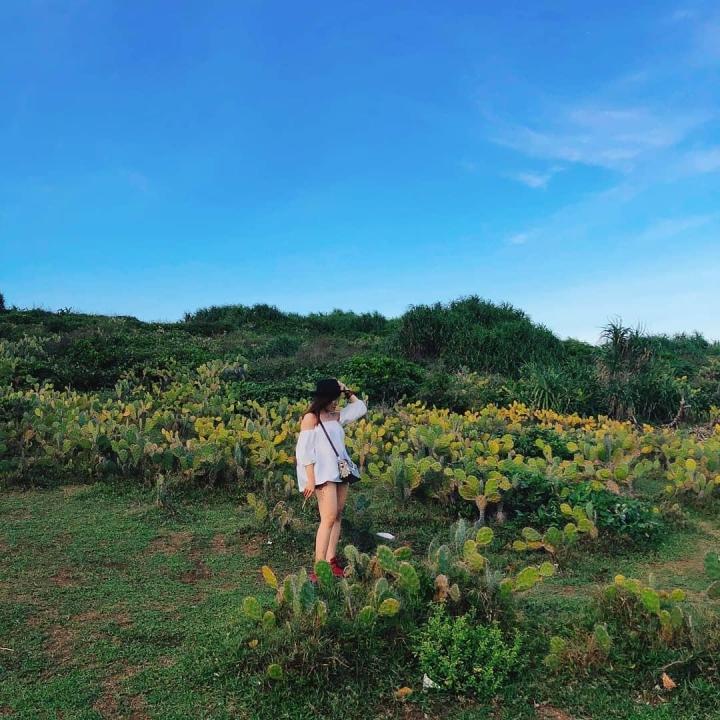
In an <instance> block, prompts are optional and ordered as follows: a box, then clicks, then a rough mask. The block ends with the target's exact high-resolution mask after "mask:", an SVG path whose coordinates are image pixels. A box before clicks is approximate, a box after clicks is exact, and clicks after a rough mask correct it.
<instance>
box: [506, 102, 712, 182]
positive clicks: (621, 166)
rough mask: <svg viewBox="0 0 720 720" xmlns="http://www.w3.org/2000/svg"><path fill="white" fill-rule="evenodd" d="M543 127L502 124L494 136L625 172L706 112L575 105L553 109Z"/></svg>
mask: <svg viewBox="0 0 720 720" xmlns="http://www.w3.org/2000/svg"><path fill="white" fill-rule="evenodd" d="M555 115H556V117H557V118H558V119H557V120H556V121H554V122H552V123H549V126H548V127H547V128H543V129H541V130H537V129H533V128H530V127H527V126H523V125H508V126H506V127H504V128H501V129H499V130H498V131H497V132H496V134H495V140H496V141H497V142H498V143H500V144H502V145H506V146H508V147H511V148H513V149H515V150H518V151H519V152H522V153H523V154H526V155H529V156H532V157H541V158H547V159H552V160H563V161H565V162H568V163H577V164H582V165H590V166H595V167H602V168H607V169H611V170H617V171H620V172H624V173H628V172H630V171H632V169H633V168H634V167H635V166H636V165H637V163H638V162H640V161H642V159H643V158H644V157H646V156H648V155H650V154H652V153H654V152H657V151H660V150H663V149H666V148H670V147H673V146H675V145H677V144H678V143H680V142H681V141H682V140H683V139H684V138H686V137H687V135H688V134H689V133H690V131H692V130H693V129H695V128H697V127H698V126H700V125H701V124H703V123H704V122H705V121H706V120H707V119H708V117H709V115H708V113H707V112H701V111H696V112H682V113H676V114H674V115H673V114H670V113H667V111H665V112H663V113H660V112H653V111H651V110H649V109H647V108H642V107H641V108H637V107H607V106H605V107H604V106H598V105H588V104H578V105H577V106H575V107H569V108H565V109H558V110H557V112H556V113H555Z"/></svg>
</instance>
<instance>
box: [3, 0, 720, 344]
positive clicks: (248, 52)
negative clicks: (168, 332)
mask: <svg viewBox="0 0 720 720" xmlns="http://www.w3.org/2000/svg"><path fill="white" fill-rule="evenodd" d="M719 81H720V9H718V7H717V5H716V4H714V3H707V2H706V3H702V2H697V3H694V2H693V3H682V2H646V3H631V4H628V3H627V2H622V3H621V2H616V1H615V0H604V1H603V2H596V1H595V0H592V1H591V2H585V3H578V2H574V1H570V0H568V1H567V2H542V1H539V2H536V3H528V2H525V1H524V0H522V1H515V2H506V3H481V2H477V1H473V2H460V1H454V2H446V3H439V2H436V1H433V2H420V1H418V0H413V1H412V2H374V3H373V2H370V3H368V2H363V3H360V2H352V1H345V2H342V3H337V2H316V3H298V2H271V1H269V0H267V1H265V2H260V1H256V0H243V1H242V2H234V1H233V2H230V1H227V2H222V1H220V0H213V1H212V2H204V3H201V2H169V1H164V2H163V1H157V2H152V3H145V2H139V1H135V0H131V1H125V0H123V1H120V0H116V1H110V0H86V1H85V2H78V1H77V0H56V1H52V2H50V1H49V0H3V2H2V3H0V291H2V292H3V293H4V294H5V296H6V301H7V302H8V303H14V304H17V305H19V306H22V307H31V306H40V307H46V308H50V309H56V308H59V307H66V306H70V307H73V308H75V309H79V310H84V311H92V312H103V313H114V314H115V313H116V314H132V315H136V316H137V317H140V318H142V319H163V320H172V319H177V318H179V317H181V316H182V313H183V312H184V311H186V310H193V309H195V308H197V307H202V306H207V305H210V304H224V303H243V304H252V303H256V302H268V303H272V304H275V305H277V306H278V307H280V308H282V309H285V310H294V311H299V312H307V311H322V310H330V309H332V308H335V307H341V308H344V309H353V310H357V311H366V310H379V311H381V312H383V313H385V314H387V315H398V314H400V313H402V312H403V311H404V310H405V309H406V308H407V306H408V305H410V304H416V303H425V302H434V301H436V300H443V301H444V300H449V299H452V298H456V297H459V296H461V295H466V294H478V295H481V296H483V297H487V298H490V299H492V300H496V301H509V302H512V303H513V304H515V305H517V306H519V307H522V308H523V309H524V310H526V311H527V312H528V313H529V314H530V315H531V317H532V318H533V319H534V320H536V321H538V322H542V323H544V324H546V325H547V326H548V327H550V328H551V329H553V330H554V331H556V332H557V333H558V334H559V335H561V336H574V337H579V338H582V339H585V340H590V341H594V340H595V339H596V338H597V336H598V332H599V328H600V326H602V325H603V323H604V322H606V321H607V320H608V318H610V317H613V316H622V318H623V319H624V320H625V321H626V322H629V323H633V324H635V323H643V324H644V325H645V327H646V328H647V329H649V330H651V331H653V332H668V333H673V332H678V331H681V330H687V331H692V330H700V331H701V332H703V333H705V334H706V336H707V337H709V338H712V339H720V313H719V312H718V302H719V301H720V290H719V289H718V288H719V287H720V203H719V202H718V200H720V114H719V113H720V82H719Z"/></svg>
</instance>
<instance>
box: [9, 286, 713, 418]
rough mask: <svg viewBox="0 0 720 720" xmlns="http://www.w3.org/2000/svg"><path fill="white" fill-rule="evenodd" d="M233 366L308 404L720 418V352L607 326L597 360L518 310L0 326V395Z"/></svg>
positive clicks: (99, 319) (32, 316) (27, 314)
mask: <svg viewBox="0 0 720 720" xmlns="http://www.w3.org/2000/svg"><path fill="white" fill-rule="evenodd" d="M215 359H218V360H223V361H226V362H234V363H235V364H236V365H237V367H238V373H237V379H238V382H241V383H242V384H243V387H244V393H245V396H246V397H248V398H249V397H253V398H255V399H258V400H261V401H263V400H276V399H279V398H280V397H283V396H286V397H289V398H291V399H299V398H301V397H304V396H305V395H306V393H307V390H308V388H309V387H311V385H312V382H313V381H314V379H316V378H317V377H318V376H320V375H337V376H342V377H343V378H345V380H346V381H347V382H351V383H353V382H354V383H357V384H358V385H359V386H360V387H362V388H363V389H365V390H366V391H367V392H368V393H369V394H370V395H371V396H372V397H373V399H374V400H375V401H376V402H394V401H395V400H397V399H399V398H401V397H404V398H406V399H407V400H422V401H424V402H427V403H431V404H435V405H437V406H438V407H448V408H451V409H454V410H458V411H462V410H465V409H475V408H479V407H482V406H483V405H485V404H486V403H488V402H497V403H501V404H507V403H510V402H512V401H515V400H517V401H520V402H525V403H528V404H530V405H533V406H536V407H540V408H544V409H547V408H551V409H554V410H557V411H559V412H579V413H582V414H606V415H609V416H611V417H615V418H619V419H622V418H625V417H633V418H636V419H637V420H639V421H650V422H669V421H671V420H672V419H673V418H674V417H675V416H676V414H677V412H678V409H679V407H680V404H681V401H682V400H684V401H685V403H686V404H687V405H688V406H690V407H689V409H688V410H687V419H689V420H694V421H696V422H705V421H707V420H708V419H709V418H710V416H711V413H712V412H713V411H712V407H713V406H718V405H720V390H719V389H718V388H719V387H720V345H719V344H718V343H710V342H708V341H706V340H705V339H704V338H703V337H702V336H700V335H697V334H696V335H678V336H675V337H665V336H647V335H644V334H642V333H640V332H637V331H634V330H632V329H630V328H624V327H622V325H619V324H614V325H609V326H608V327H607V328H606V331H605V332H604V333H603V337H602V342H601V344H600V345H599V346H594V345H589V344H587V343H582V342H579V341H576V340H565V341H563V340H560V339H559V338H557V337H556V336H555V335H554V334H553V333H552V332H550V331H549V330H548V329H547V328H544V327H542V326H539V325H537V324H535V323H533V322H532V321H531V320H530V318H529V317H528V316H527V315H526V314H525V313H523V312H522V311H521V310H518V309H516V308H513V307H512V306H510V305H507V304H504V305H496V304H493V303H490V302H487V301H484V300H481V299H480V298H477V297H469V298H463V299H459V300H456V301H454V302H451V303H448V304H439V303H437V304H434V305H420V306H415V307H412V308H410V309H409V310H408V311H407V312H406V313H405V314H404V315H402V316H401V317H400V318H397V319H392V320H389V319H386V318H384V317H383V316H381V315H380V314H378V313H367V314H356V313H352V312H343V311H340V310H336V311H333V312H331V313H324V314H323V313H315V314H310V315H298V314H294V313H283V312H281V311H279V310H278V309H276V308H273V307H271V306H268V305H255V306H252V307H247V306H241V305H237V306H224V307H210V308H205V309H201V310H198V311H197V312H195V313H188V314H186V316H185V318H184V319H183V321H181V322H177V323H144V322H141V321H139V320H137V319H135V318H132V317H123V316H114V317H107V316H98V315H83V314H78V313H73V312H71V311H70V310H62V311H59V312H56V313H53V312H47V311H42V310H18V309H14V308H13V309H10V310H5V311H4V312H0V383H10V384H12V385H13V386H14V387H29V386H30V385H32V384H33V383H34V382H44V381H48V382H52V383H53V384H54V385H55V386H56V387H66V386H68V387H72V388H76V389H79V390H99V389H110V388H112V387H113V386H114V384H115V383H116V382H117V381H118V380H119V379H120V378H121V377H123V376H125V375H127V374H128V373H130V374H134V375H143V376H145V377H153V376H158V377H160V376H162V375H163V374H164V373H165V374H166V373H172V372H174V371H175V370H176V369H178V368H186V369H187V368H194V367H197V366H198V365H200V364H202V363H204V362H208V361H210V360H215Z"/></svg>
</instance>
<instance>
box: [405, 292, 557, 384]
mask: <svg viewBox="0 0 720 720" xmlns="http://www.w3.org/2000/svg"><path fill="white" fill-rule="evenodd" d="M397 345H398V348H399V350H400V352H401V353H402V354H403V355H404V356H405V357H406V358H408V359H410V360H439V359H442V360H444V361H445V362H446V364H447V366H448V367H449V368H451V369H458V368H460V367H462V366H466V367H469V368H470V369H471V370H478V371H485V372H490V373H501V374H504V375H509V376H511V377H515V376H517V375H518V372H519V369H520V367H521V366H522V365H523V364H525V363H526V362H530V361H537V362H549V361H553V360H559V359H560V358H561V357H562V352H563V347H562V343H561V341H560V340H559V339H558V338H557V337H555V335H553V334H552V333H551V332H550V331H549V330H548V329H547V328H544V327H542V326H539V325H535V324H534V323H532V322H531V321H530V318H529V317H528V316H527V315H526V314H525V313H524V312H522V311H521V310H517V309H516V308H514V307H512V306H511V305H509V304H502V305H495V304H494V303H491V302H488V301H486V300H482V299H480V298H478V297H477V296H471V297H468V298H462V299H460V300H456V301H454V302H451V303H449V304H447V305H443V304H442V303H436V304H435V305H432V306H430V305H417V306H414V307H412V308H411V309H410V310H408V312H406V313H405V314H404V315H403V316H402V317H401V318H400V323H399V325H398V329H397Z"/></svg>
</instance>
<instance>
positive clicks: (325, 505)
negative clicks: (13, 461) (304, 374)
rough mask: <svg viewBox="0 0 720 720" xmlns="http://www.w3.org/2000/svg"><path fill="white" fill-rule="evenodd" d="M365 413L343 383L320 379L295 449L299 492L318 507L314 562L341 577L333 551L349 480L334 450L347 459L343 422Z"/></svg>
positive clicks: (301, 426)
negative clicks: (341, 401)
mask: <svg viewBox="0 0 720 720" xmlns="http://www.w3.org/2000/svg"><path fill="white" fill-rule="evenodd" d="M340 395H344V396H345V397H346V398H347V400H348V403H347V405H345V406H344V407H343V408H341V409H340V411H338V409H337V401H338V398H339V397H340ZM366 412H367V406H366V405H365V403H364V402H363V401H362V400H360V399H359V398H358V397H357V396H356V395H355V393H353V392H352V390H349V389H348V388H347V387H346V385H345V384H344V383H341V382H338V381H337V380H336V379H335V378H327V379H325V380H319V381H318V383H317V385H316V387H315V392H314V393H313V400H312V403H311V404H310V407H309V409H308V410H307V412H306V413H305V415H304V416H303V419H302V422H301V423H300V436H299V437H298V441H297V447H296V448H295V456H296V459H297V477H298V487H299V488H300V492H301V493H303V495H305V497H306V498H309V497H310V496H311V495H315V496H316V497H317V501H318V508H319V510H320V525H319V526H318V529H317V535H316V536H315V562H317V561H318V560H327V561H328V562H329V563H330V565H331V567H332V571H333V574H334V575H336V576H338V577H342V575H343V569H342V567H341V566H340V564H339V563H338V561H337V557H336V556H335V553H336V550H337V544H338V539H339V538H340V517H341V514H342V511H343V508H344V507H345V499H346V498H347V493H348V486H349V483H348V481H347V480H343V479H342V478H341V477H340V473H339V471H338V457H337V455H335V450H337V452H338V454H339V455H340V457H341V458H349V455H348V453H347V450H346V448H345V431H344V430H343V425H346V424H347V423H349V422H351V421H353V420H357V419H358V418H360V417H362V416H363V415H364V414H365V413H366ZM323 427H324V430H323ZM326 432H327V435H328V436H329V438H328V437H327V436H326V435H325V433H326ZM331 441H332V444H331ZM333 445H334V446H335V450H333ZM309 577H310V579H311V580H312V581H313V582H316V581H317V577H316V576H315V572H311V573H310V575H309Z"/></svg>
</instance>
